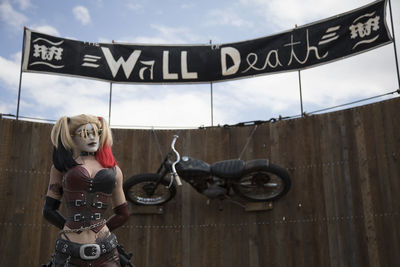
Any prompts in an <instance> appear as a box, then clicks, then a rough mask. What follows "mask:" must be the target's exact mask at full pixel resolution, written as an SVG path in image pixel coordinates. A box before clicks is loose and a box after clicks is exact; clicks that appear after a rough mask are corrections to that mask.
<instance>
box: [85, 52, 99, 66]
mask: <svg viewBox="0 0 400 267" xmlns="http://www.w3.org/2000/svg"><path fill="white" fill-rule="evenodd" d="M100 58H101V57H98V56H94V55H84V56H83V61H84V62H83V63H82V67H89V68H98V67H99V66H100V65H99V64H96V63H97V61H99V59H100Z"/></svg>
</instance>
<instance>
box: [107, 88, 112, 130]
mask: <svg viewBox="0 0 400 267" xmlns="http://www.w3.org/2000/svg"><path fill="white" fill-rule="evenodd" d="M111 100H112V83H111V82H110V98H109V102H108V125H111Z"/></svg>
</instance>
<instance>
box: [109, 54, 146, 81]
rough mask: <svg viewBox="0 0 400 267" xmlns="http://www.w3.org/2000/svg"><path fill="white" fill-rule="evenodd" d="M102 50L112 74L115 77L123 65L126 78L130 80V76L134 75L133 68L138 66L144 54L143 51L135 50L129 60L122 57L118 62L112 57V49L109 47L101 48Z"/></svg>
mask: <svg viewBox="0 0 400 267" xmlns="http://www.w3.org/2000/svg"><path fill="white" fill-rule="evenodd" d="M101 50H102V51H103V54H104V57H105V58H106V60H107V64H108V67H109V68H110V70H111V73H112V75H113V77H114V78H115V76H116V75H117V73H118V70H119V68H120V67H121V65H122V69H123V70H124V73H125V77H126V78H127V79H129V76H130V75H131V73H132V70H133V68H134V67H135V65H136V62H137V60H138V58H139V56H140V54H141V53H142V51H141V50H135V51H133V52H132V54H131V55H130V56H129V58H128V60H127V61H125V60H124V59H123V58H122V57H120V58H119V59H118V61H115V59H114V57H113V56H112V54H111V52H110V49H109V48H108V47H101Z"/></svg>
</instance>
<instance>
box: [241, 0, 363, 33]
mask: <svg viewBox="0 0 400 267" xmlns="http://www.w3.org/2000/svg"><path fill="white" fill-rule="evenodd" d="M370 2H371V1H368V0H352V1H347V0H337V1H331V0H320V1H314V0H302V1H298V0H269V1H264V0H241V1H240V3H241V4H242V5H243V7H244V8H254V9H255V10H257V12H258V15H259V16H261V17H263V18H264V22H262V21H261V22H260V23H267V25H269V26H274V28H275V29H276V30H279V31H282V30H288V29H292V28H294V27H295V25H296V24H297V25H298V26H301V25H304V24H307V23H311V22H315V21H316V20H320V19H325V18H327V17H330V16H334V15H337V14H340V13H343V12H346V11H349V10H351V9H354V8H358V7H360V6H362V5H365V4H368V3H370Z"/></svg>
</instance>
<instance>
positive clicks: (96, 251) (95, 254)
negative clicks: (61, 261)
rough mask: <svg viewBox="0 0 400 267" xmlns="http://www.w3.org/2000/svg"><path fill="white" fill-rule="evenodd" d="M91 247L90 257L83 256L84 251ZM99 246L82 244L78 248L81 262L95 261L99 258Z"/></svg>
mask: <svg viewBox="0 0 400 267" xmlns="http://www.w3.org/2000/svg"><path fill="white" fill-rule="evenodd" d="M89 247H91V248H92V250H91V255H86V254H85V249H86V248H89ZM100 252H101V250H100V246H99V245H98V244H83V245H81V247H80V248H79V256H80V257H81V259H82V260H95V259H97V258H99V257H100Z"/></svg>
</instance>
